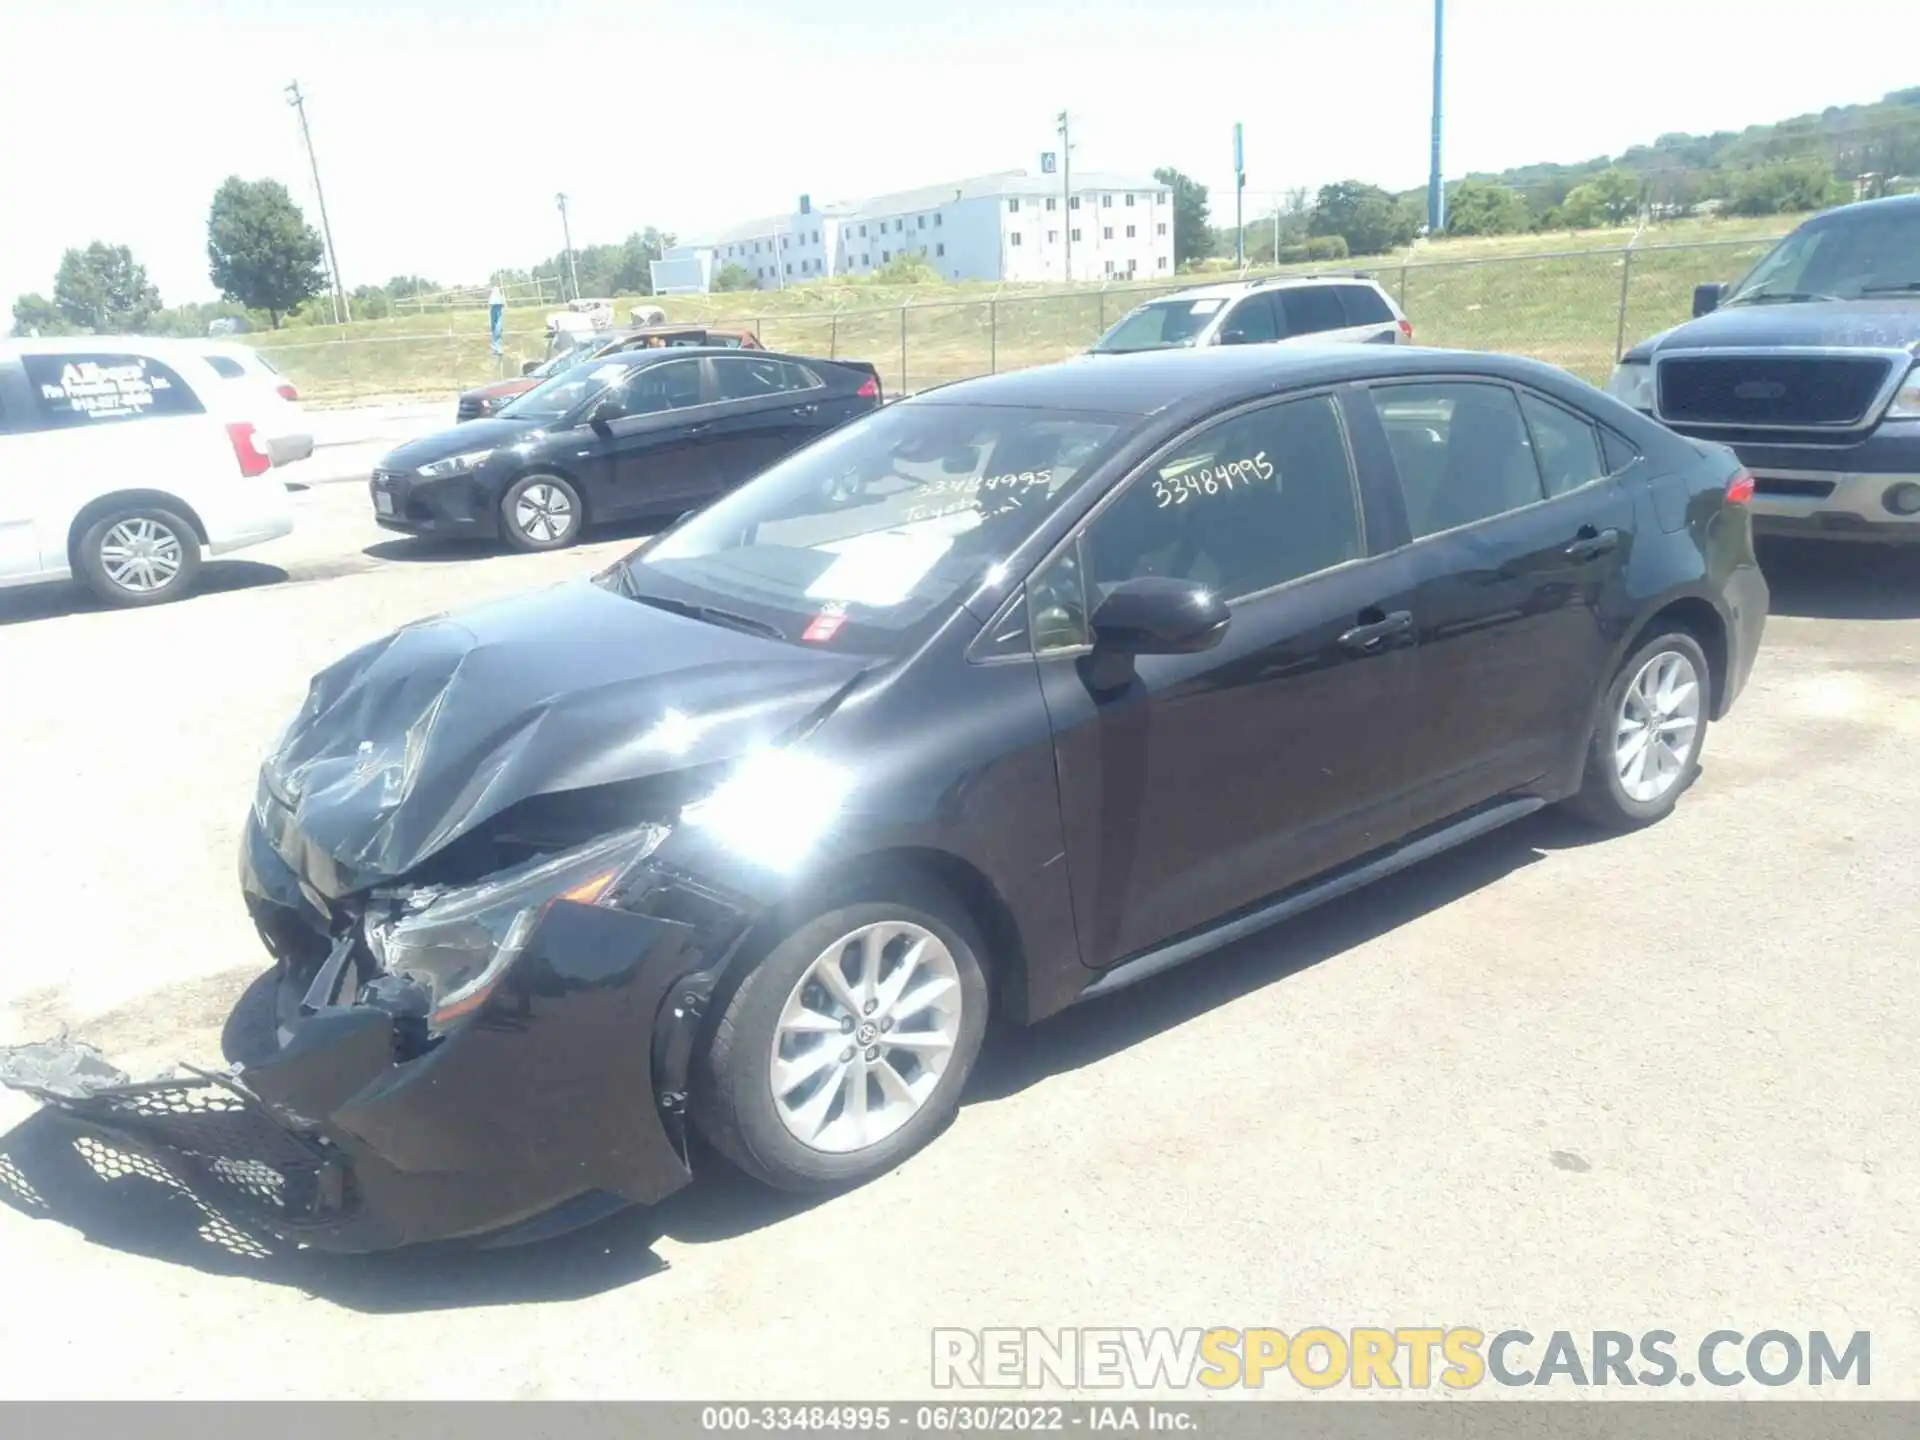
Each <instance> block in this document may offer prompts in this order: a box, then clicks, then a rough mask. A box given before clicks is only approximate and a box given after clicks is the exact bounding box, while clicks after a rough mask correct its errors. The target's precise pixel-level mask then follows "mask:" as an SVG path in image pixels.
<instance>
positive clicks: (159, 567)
mask: <svg viewBox="0 0 1920 1440" xmlns="http://www.w3.org/2000/svg"><path fill="white" fill-rule="evenodd" d="M74 552H75V553H74V558H75V560H76V561H77V562H78V569H79V572H80V579H81V580H82V581H83V582H84V583H85V585H86V587H87V588H88V589H89V590H91V591H92V592H93V593H94V594H95V595H96V596H97V597H99V598H100V599H101V600H103V601H105V602H106V603H107V604H109V605H115V606H120V607H122V608H131V607H137V606H144V605H164V604H165V603H166V602H167V601H169V600H178V599H180V598H181V597H182V596H183V595H188V594H191V593H192V591H193V587H194V583H195V581H197V580H198V579H199V576H200V537H199V536H198V535H197V534H195V533H194V529H193V526H192V525H191V524H189V523H188V522H187V520H186V519H185V518H184V517H182V516H181V515H179V514H177V513H176V512H174V511H172V510H168V509H166V508H164V507H162V506H157V505H128V506H127V507H125V508H124V509H117V510H110V511H108V512H107V513H106V514H104V515H102V516H101V517H100V518H99V519H97V520H95V521H94V522H93V523H92V524H91V525H89V526H88V527H87V528H86V530H85V531H83V532H82V533H81V536H80V541H79V543H78V544H77V545H76V546H75V547H74Z"/></svg>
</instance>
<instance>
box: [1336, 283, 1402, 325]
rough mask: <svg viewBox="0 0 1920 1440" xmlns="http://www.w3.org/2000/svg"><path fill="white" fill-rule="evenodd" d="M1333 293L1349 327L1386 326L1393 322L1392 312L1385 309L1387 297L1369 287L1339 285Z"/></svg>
mask: <svg viewBox="0 0 1920 1440" xmlns="http://www.w3.org/2000/svg"><path fill="white" fill-rule="evenodd" d="M1334 293H1335V294H1336V295H1338V296H1339V297H1340V308H1341V309H1342V310H1344V311H1345V312H1346V316H1347V324H1349V325H1388V324H1391V323H1392V322H1393V311H1392V310H1390V309H1388V308H1387V297H1386V296H1384V295H1382V294H1381V293H1380V292H1379V291H1378V290H1376V289H1374V288H1373V287H1372V286H1371V285H1340V286H1336V287H1335V290H1334Z"/></svg>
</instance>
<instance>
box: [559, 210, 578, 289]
mask: <svg viewBox="0 0 1920 1440" xmlns="http://www.w3.org/2000/svg"><path fill="white" fill-rule="evenodd" d="M553 198H554V200H555V201H556V202H558V204H559V206H560V238H561V239H562V240H564V241H565V242H566V245H567V273H568V274H569V275H571V276H572V277H573V298H574V299H576V300H578V299H579V298H580V267H579V266H578V265H576V264H574V262H573V231H572V230H571V229H570V228H568V225H567V195H566V192H565V191H564V190H563V191H561V192H560V193H559V194H558V195H556V196H554V197H553ZM562 298H563V299H564V298H565V297H564V296H563V297H562Z"/></svg>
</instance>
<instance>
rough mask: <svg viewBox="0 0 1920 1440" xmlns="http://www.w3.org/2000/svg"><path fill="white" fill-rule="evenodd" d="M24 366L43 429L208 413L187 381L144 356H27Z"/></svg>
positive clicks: (40, 427) (24, 356)
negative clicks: (188, 386) (189, 387)
mask: <svg viewBox="0 0 1920 1440" xmlns="http://www.w3.org/2000/svg"><path fill="white" fill-rule="evenodd" d="M20 363H21V365H22V367H23V368H24V369H25V370H26V372H27V388H28V389H29V390H30V391H31V392H32V394H33V398H34V401H35V404H36V407H37V419H38V421H39V424H38V426H37V427H36V428H39V429H48V430H55V429H68V428H73V427H77V426H82V425H107V424H112V423H114V422H116V421H121V420H144V419H146V418H148V417H149V416H163V415H204V414H205V413H206V407H205V406H204V405H202V404H201V403H200V398H199V397H198V396H197V395H195V394H194V393H193V391H192V390H190V389H188V388H187V384H186V382H185V381H183V380H182V379H181V378H180V377H179V376H178V375H176V374H175V373H174V372H173V371H172V370H171V369H169V368H168V367H167V366H165V365H162V364H161V363H160V362H159V361H158V360H150V359H148V358H147V357H146V356H144V355H81V354H68V355H23V356H22V357H21V359H20Z"/></svg>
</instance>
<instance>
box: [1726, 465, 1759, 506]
mask: <svg viewBox="0 0 1920 1440" xmlns="http://www.w3.org/2000/svg"><path fill="white" fill-rule="evenodd" d="M1752 499H1753V476H1751V475H1749V474H1748V473H1747V472H1746V471H1745V470H1742V471H1741V472H1740V473H1739V474H1738V475H1736V476H1734V477H1733V479H1731V480H1729V481H1728V482H1727V503H1728V504H1729V505H1745V504H1747V503H1748V502H1749V501H1751V500H1752Z"/></svg>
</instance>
